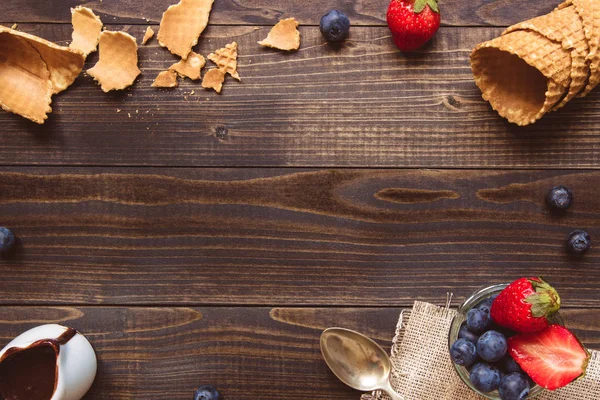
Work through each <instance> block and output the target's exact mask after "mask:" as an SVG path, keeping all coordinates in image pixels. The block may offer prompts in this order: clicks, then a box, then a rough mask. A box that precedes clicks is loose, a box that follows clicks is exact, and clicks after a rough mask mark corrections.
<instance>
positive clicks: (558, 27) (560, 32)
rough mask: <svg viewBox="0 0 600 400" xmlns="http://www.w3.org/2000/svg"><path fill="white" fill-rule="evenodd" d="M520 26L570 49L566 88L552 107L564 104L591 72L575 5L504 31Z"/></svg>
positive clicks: (581, 89)
mask: <svg viewBox="0 0 600 400" xmlns="http://www.w3.org/2000/svg"><path fill="white" fill-rule="evenodd" d="M519 30H530V31H534V32H537V33H539V34H541V35H543V36H545V37H546V38H548V39H550V40H553V41H555V42H557V43H561V44H562V46H563V48H564V49H565V50H567V51H569V52H570V53H571V60H572V65H571V84H570V87H569V92H568V93H567V95H566V96H565V97H564V98H563V99H562V101H561V102H560V103H559V104H557V105H556V106H555V108H554V109H555V110H557V109H559V108H561V107H563V106H565V105H566V104H567V103H568V102H569V101H570V100H572V99H573V98H575V97H576V96H577V95H578V94H580V93H581V92H582V91H583V90H584V88H585V87H586V84H587V82H588V78H589V75H590V67H589V64H588V62H587V61H586V57H587V54H588V52H589V47H588V42H587V40H586V37H585V34H584V31H583V24H582V21H581V18H580V16H579V14H578V13H577V11H576V9H575V7H574V6H566V7H563V8H560V9H557V10H555V11H554V12H552V13H550V14H547V15H543V16H541V17H538V18H534V19H531V20H529V21H525V22H521V23H519V24H516V25H513V26H511V27H509V28H508V29H507V30H506V31H505V32H504V35H506V34H508V33H511V32H515V31H519Z"/></svg>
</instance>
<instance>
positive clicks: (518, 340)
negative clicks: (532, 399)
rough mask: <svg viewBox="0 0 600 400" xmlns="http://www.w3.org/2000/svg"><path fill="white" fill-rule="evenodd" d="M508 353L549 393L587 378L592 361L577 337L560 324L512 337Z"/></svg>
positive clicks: (509, 340) (509, 341)
mask: <svg viewBox="0 0 600 400" xmlns="http://www.w3.org/2000/svg"><path fill="white" fill-rule="evenodd" d="M508 352H509V353H510V355H511V356H512V358H514V359H515V361H516V362H517V363H519V365H520V366H521V368H522V369H523V371H525V373H526V374H527V375H529V377H530V378H531V379H533V381H534V382H535V383H537V384H538V385H540V386H542V387H544V388H546V389H548V390H556V389H558V388H561V387H564V386H567V385H568V384H569V383H571V382H573V381H574V380H575V379H577V378H579V377H580V376H582V375H584V374H585V370H586V368H587V365H588V362H589V358H590V355H589V353H588V352H587V351H586V350H585V348H584V347H583V346H582V345H581V343H580V342H579V340H577V337H576V336H575V335H574V334H572V333H571V332H569V330H568V329H567V328H563V327H562V326H560V325H551V326H550V327H548V328H546V329H544V330H543V331H541V332H536V333H521V334H518V335H517V336H513V337H511V338H509V339H508Z"/></svg>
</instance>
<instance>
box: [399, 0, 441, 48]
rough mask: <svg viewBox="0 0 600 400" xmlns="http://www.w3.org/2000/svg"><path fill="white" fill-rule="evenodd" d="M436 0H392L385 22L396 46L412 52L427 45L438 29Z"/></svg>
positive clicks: (438, 10)
mask: <svg viewBox="0 0 600 400" xmlns="http://www.w3.org/2000/svg"><path fill="white" fill-rule="evenodd" d="M440 19H441V17H440V9H439V8H438V5H437V0H392V2H391V3H390V7H389V8H388V12H387V22H388V26H389V27H390V30H391V31H392V37H393V38H394V42H395V43H396V46H398V48H399V49H400V50H402V51H412V50H416V49H418V48H419V47H421V46H423V45H424V44H425V43H427V42H428V41H429V40H430V39H431V38H432V37H433V35H435V33H436V32H437V30H438V28H439V27H440Z"/></svg>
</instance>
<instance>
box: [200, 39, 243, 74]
mask: <svg viewBox="0 0 600 400" xmlns="http://www.w3.org/2000/svg"><path fill="white" fill-rule="evenodd" d="M237 50H238V44H237V43H236V42H233V43H230V44H228V45H225V47H223V48H222V49H219V50H217V51H215V52H214V53H211V54H209V55H208V59H209V60H210V61H212V62H214V63H215V64H216V65H217V67H218V68H219V69H221V70H223V71H224V72H225V73H228V74H229V75H231V76H232V77H234V78H235V79H237V80H238V81H241V80H242V78H240V75H239V74H238V72H237Z"/></svg>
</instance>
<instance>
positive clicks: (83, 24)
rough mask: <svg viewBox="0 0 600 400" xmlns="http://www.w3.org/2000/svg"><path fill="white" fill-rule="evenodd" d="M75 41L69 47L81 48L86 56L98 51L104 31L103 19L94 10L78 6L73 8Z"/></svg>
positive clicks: (72, 19)
mask: <svg viewBox="0 0 600 400" xmlns="http://www.w3.org/2000/svg"><path fill="white" fill-rule="evenodd" d="M71 21H72V24H73V41H72V42H71V45H70V46H69V48H71V49H75V50H79V51H81V52H82V53H83V55H85V56H86V57H87V56H88V54H90V53H92V52H94V51H96V48H97V47H98V39H99V37H100V33H101V32H102V21H101V20H100V18H99V17H98V16H97V15H96V14H94V12H93V11H92V10H90V9H89V8H86V7H82V6H78V7H75V8H71Z"/></svg>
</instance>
